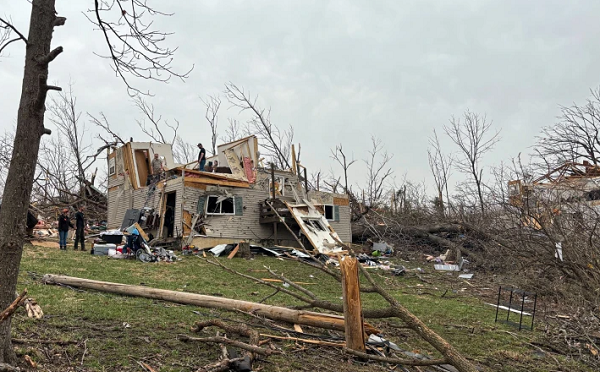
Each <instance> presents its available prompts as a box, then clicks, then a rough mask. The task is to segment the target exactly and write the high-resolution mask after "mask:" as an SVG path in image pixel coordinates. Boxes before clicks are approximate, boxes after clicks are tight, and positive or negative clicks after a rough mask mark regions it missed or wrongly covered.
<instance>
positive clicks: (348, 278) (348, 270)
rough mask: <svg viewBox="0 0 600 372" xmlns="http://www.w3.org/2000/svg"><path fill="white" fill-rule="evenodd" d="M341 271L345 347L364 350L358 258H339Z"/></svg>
mask: <svg viewBox="0 0 600 372" xmlns="http://www.w3.org/2000/svg"><path fill="white" fill-rule="evenodd" d="M340 269H341V272H342V290H343V294H344V296H343V299H344V320H345V322H344V324H345V331H346V347H347V348H348V349H351V350H356V351H361V352H364V351H365V330H364V326H363V316H362V304H361V302H360V284H359V281H358V260H357V259H356V258H355V257H350V256H345V257H343V258H342V259H341V260H340Z"/></svg>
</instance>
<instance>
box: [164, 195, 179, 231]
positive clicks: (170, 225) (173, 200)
mask: <svg viewBox="0 0 600 372" xmlns="http://www.w3.org/2000/svg"><path fill="white" fill-rule="evenodd" d="M176 206H177V192H175V191H174V192H170V193H168V194H166V198H165V221H164V227H165V228H166V229H167V238H171V237H173V233H174V231H175V207H176ZM163 231H164V230H163Z"/></svg>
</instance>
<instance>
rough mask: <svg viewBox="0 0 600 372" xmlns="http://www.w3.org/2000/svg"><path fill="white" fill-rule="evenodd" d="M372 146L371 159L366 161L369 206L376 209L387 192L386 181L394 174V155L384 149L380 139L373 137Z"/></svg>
mask: <svg viewBox="0 0 600 372" xmlns="http://www.w3.org/2000/svg"><path fill="white" fill-rule="evenodd" d="M371 145H372V147H371V149H370V150H369V157H368V158H367V159H366V160H365V164H366V165H367V185H366V191H367V201H368V203H369V206H370V207H376V206H377V205H378V204H379V203H380V202H381V201H382V200H383V197H384V196H385V194H386V192H387V188H386V181H387V180H388V178H390V177H391V176H392V174H393V173H394V171H393V170H392V168H390V165H389V163H390V161H391V160H392V157H393V155H390V154H389V153H388V152H387V150H385V149H384V147H383V143H382V142H381V140H380V139H378V138H375V137H371Z"/></svg>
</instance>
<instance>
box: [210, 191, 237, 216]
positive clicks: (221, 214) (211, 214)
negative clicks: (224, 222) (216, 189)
mask: <svg viewBox="0 0 600 372" xmlns="http://www.w3.org/2000/svg"><path fill="white" fill-rule="evenodd" d="M210 198H217V199H218V198H219V195H208V196H207V197H206V205H205V206H204V212H205V213H206V215H208V216H235V197H230V198H228V199H231V200H232V202H233V213H210V212H208V205H209V204H210V203H209V200H210ZM222 209H223V205H222V204H221V210H222Z"/></svg>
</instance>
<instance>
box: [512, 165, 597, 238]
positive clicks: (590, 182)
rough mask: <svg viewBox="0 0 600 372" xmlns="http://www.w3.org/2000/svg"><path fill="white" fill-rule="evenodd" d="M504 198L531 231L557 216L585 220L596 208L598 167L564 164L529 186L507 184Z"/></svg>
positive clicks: (524, 184)
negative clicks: (505, 197) (518, 211)
mask: <svg viewBox="0 0 600 372" xmlns="http://www.w3.org/2000/svg"><path fill="white" fill-rule="evenodd" d="M508 194H509V198H508V201H509V204H510V205H512V206H513V207H516V208H519V210H521V211H522V212H523V223H524V224H525V225H528V226H530V227H532V228H535V229H541V228H542V225H544V224H547V223H550V224H551V223H552V219H553V218H554V216H557V215H559V214H560V215H563V216H571V217H573V218H585V216H586V215H587V214H588V212H590V211H592V210H599V208H600V167H599V166H597V165H593V164H590V163H589V162H587V161H584V162H583V163H573V162H567V163H564V164H562V165H561V166H559V167H557V168H555V169H552V170H551V171H549V172H548V173H546V174H544V175H542V176H540V177H538V178H536V179H533V180H531V181H529V182H524V181H523V180H513V181H509V182H508ZM595 215H596V214H595V213H592V214H591V215H590V217H592V218H595Z"/></svg>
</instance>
